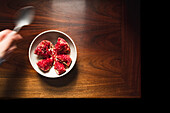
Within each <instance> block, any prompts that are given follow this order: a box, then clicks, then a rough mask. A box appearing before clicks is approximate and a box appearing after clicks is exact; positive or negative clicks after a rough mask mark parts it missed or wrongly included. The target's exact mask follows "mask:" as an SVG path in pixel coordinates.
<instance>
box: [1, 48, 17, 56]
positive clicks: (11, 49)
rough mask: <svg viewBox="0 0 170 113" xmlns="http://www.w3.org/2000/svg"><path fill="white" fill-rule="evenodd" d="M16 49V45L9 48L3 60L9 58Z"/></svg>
mask: <svg viewBox="0 0 170 113" xmlns="http://www.w3.org/2000/svg"><path fill="white" fill-rule="evenodd" d="M16 48H17V46H16V45H13V46H12V47H10V48H9V49H8V50H7V51H6V53H5V55H4V58H5V59H8V58H9V57H10V54H11V53H12V52H13V51H14V50H15V49H16Z"/></svg>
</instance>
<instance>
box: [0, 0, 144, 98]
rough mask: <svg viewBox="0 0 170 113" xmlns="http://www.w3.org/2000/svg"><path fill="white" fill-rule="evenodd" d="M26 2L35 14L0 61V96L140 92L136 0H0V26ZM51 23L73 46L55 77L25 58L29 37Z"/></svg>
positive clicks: (132, 94) (133, 95) (10, 25)
mask: <svg viewBox="0 0 170 113" xmlns="http://www.w3.org/2000/svg"><path fill="white" fill-rule="evenodd" d="M28 5H32V6H34V7H35V8H36V16H35V19H34V21H33V23H32V24H31V25H29V26H25V27H23V28H22V30H21V31H20V32H19V33H20V34H21V35H22V36H23V37H24V39H23V40H20V41H18V42H17V47H18V48H17V50H16V51H15V52H14V54H13V55H12V56H11V57H10V59H9V60H8V61H6V62H4V63H3V64H2V65H0V98H141V56H140V55H141V54H140V12H139V6H140V2H139V0H3V1H2V0H1V1H0V30H4V29H7V28H8V29H13V27H14V22H13V21H14V20H13V17H14V14H15V13H16V11H17V10H18V9H20V8H21V7H24V6H28ZM51 29H55V30H60V31H63V32H65V33H66V34H68V35H69V36H70V37H71V38H72V39H73V40H74V42H75V44H76V46H77V51H78V59H77V62H76V65H75V66H74V68H73V69H72V71H71V72H69V73H68V74H67V75H66V76H64V77H61V78H57V79H49V78H45V77H43V76H41V75H39V74H38V73H37V72H36V71H35V70H34V69H33V68H32V66H31V64H30V62H29V59H28V48H29V45H30V43H31V41H32V40H33V39H34V37H35V36H36V35H38V34H39V33H41V32H43V31H45V30H51Z"/></svg>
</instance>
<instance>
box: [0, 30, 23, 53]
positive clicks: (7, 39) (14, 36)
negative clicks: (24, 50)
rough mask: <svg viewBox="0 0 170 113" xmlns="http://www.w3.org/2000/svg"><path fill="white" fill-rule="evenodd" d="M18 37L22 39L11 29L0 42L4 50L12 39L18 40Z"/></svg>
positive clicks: (10, 43)
mask: <svg viewBox="0 0 170 113" xmlns="http://www.w3.org/2000/svg"><path fill="white" fill-rule="evenodd" d="M19 39H22V36H21V35H19V34H17V33H16V32H15V31H12V32H11V33H9V34H8V35H7V36H6V37H5V38H4V39H3V40H2V42H1V44H2V45H3V48H4V49H5V50H8V48H9V47H10V46H11V45H12V42H13V41H14V40H19Z"/></svg>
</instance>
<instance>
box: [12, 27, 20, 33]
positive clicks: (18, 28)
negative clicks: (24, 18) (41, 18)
mask: <svg viewBox="0 0 170 113" xmlns="http://www.w3.org/2000/svg"><path fill="white" fill-rule="evenodd" d="M20 29H21V27H17V26H15V28H14V29H13V31H16V32H17V33H18V32H19V30H20Z"/></svg>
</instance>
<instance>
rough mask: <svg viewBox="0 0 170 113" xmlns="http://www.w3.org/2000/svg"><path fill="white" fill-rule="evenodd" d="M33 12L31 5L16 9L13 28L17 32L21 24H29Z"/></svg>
mask: <svg viewBox="0 0 170 113" xmlns="http://www.w3.org/2000/svg"><path fill="white" fill-rule="evenodd" d="M34 14H35V10H34V7H33V6H26V7H23V8H21V9H20V10H18V11H17V13H16V17H15V19H16V20H15V28H14V29H13V30H14V31H16V32H19V30H20V29H21V28H22V27H23V26H26V25H29V24H31V22H32V20H33V18H34Z"/></svg>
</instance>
